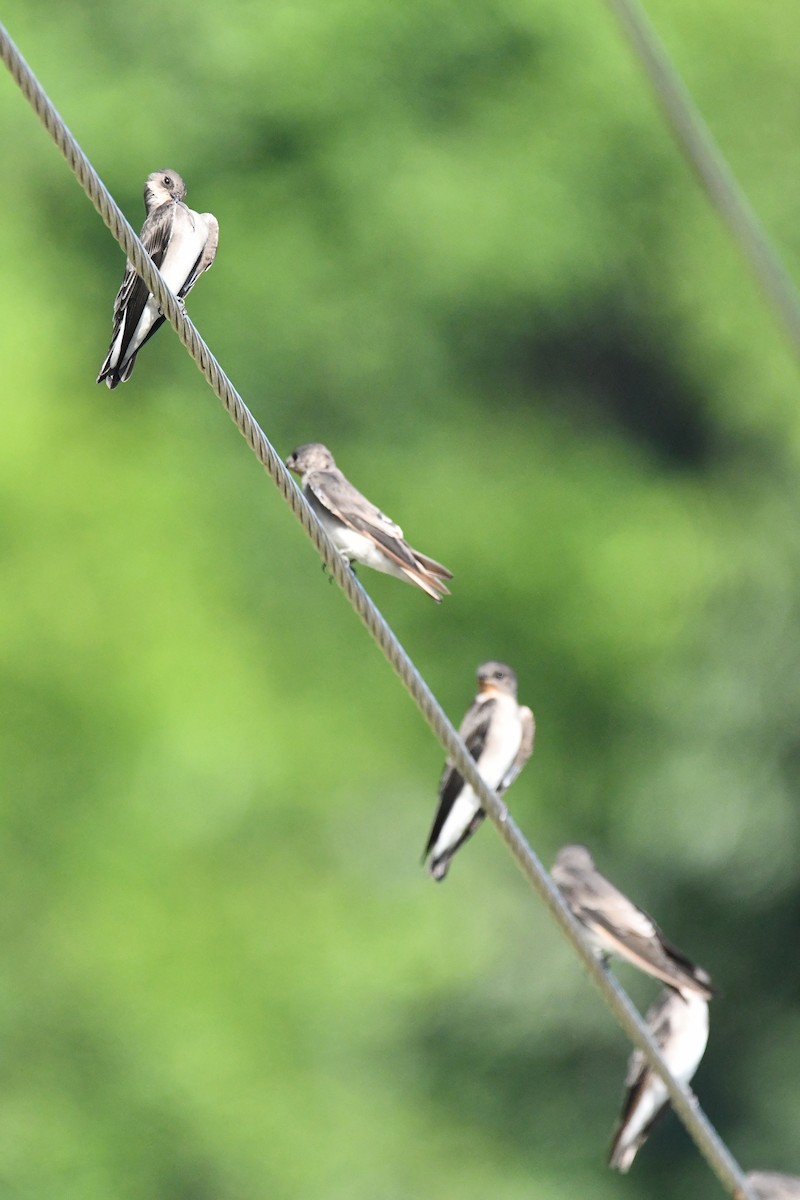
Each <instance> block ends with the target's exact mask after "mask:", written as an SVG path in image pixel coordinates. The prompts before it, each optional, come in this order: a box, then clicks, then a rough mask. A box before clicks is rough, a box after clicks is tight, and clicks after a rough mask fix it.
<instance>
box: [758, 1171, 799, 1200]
mask: <svg viewBox="0 0 800 1200" xmlns="http://www.w3.org/2000/svg"><path fill="white" fill-rule="evenodd" d="M746 1179H747V1182H748V1183H749V1184H750V1189H751V1191H752V1192H753V1195H754V1196H755V1197H756V1200H800V1175H780V1174H779V1173H778V1172H777V1171H750V1172H749V1173H748V1175H747V1176H746Z"/></svg>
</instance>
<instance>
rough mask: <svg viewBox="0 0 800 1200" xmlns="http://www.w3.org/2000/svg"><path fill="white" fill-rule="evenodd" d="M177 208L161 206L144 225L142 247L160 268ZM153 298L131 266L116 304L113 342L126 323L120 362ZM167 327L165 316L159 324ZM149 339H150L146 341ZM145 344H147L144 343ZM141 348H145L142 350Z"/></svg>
mask: <svg viewBox="0 0 800 1200" xmlns="http://www.w3.org/2000/svg"><path fill="white" fill-rule="evenodd" d="M174 211H175V206H174V205H173V204H172V202H171V201H168V202H167V203H166V204H161V205H159V207H158V208H157V209H155V210H154V211H153V212H152V213H151V214H150V216H149V217H148V218H147V220H146V221H145V223H144V225H143V226H142V232H141V233H140V235H139V236H140V238H141V242H142V245H143V246H144V248H145V250H146V251H147V253H148V254H149V255H150V257H151V258H152V260H153V262H154V263H155V265H156V266H157V267H160V266H161V264H162V262H163V261H164V255H165V253H166V250H167V246H168V245H169V239H170V235H171V233H172V219H173V216H174ZM149 296H150V289H149V288H148V286H147V284H146V283H145V282H144V280H143V279H142V278H141V276H139V275H137V273H136V271H135V270H134V269H133V267H132V266H131V265H130V263H129V264H128V266H127V268H126V270H125V274H124V276H123V279H122V285H121V286H120V289H119V292H118V293H117V298H116V300H115V301H114V331H113V334H112V337H111V343H112V345H113V343H114V342H115V340H116V337H117V334H118V333H119V328H120V325H121V324H122V322H123V321H124V322H125V337H124V339H123V344H122V347H121V352H120V361H121V360H122V359H123V358H124V357H125V351H126V350H127V348H128V343H129V342H130V339H131V337H132V336H133V331H134V330H135V329H136V326H137V325H138V324H139V318H140V317H141V315H142V313H143V312H144V306H145V304H147V300H148V297H149ZM161 324H163V317H162V319H161V321H159V322H158V325H161ZM156 328H157V325H154V327H153V328H152V329H151V330H150V337H152V335H153V334H154V333H155V331H156ZM145 340H147V339H145ZM142 345H144V342H142ZM140 349H141V347H140Z"/></svg>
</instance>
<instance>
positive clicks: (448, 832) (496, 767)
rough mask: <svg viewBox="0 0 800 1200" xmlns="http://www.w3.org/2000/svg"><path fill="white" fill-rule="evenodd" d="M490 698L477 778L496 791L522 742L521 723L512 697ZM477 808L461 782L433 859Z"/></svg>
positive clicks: (456, 838) (454, 839) (454, 840)
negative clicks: (489, 715) (490, 710)
mask: <svg viewBox="0 0 800 1200" xmlns="http://www.w3.org/2000/svg"><path fill="white" fill-rule="evenodd" d="M494 699H495V701H496V707H495V711H494V713H493V714H492V722H491V726H490V728H489V736H488V738H487V739H486V745H485V746H484V748H483V753H482V754H481V756H480V758H479V759H478V764H477V765H478V770H479V772H480V774H481V777H482V778H483V779H485V780H486V783H487V784H488V785H489V787H490V788H491V789H492V791H497V788H498V787H499V786H500V784H501V782H502V780H503V778H504V777H505V775H506V772H507V771H508V769H509V767H510V766H511V764H512V763H513V761H514V759H515V758H516V757H517V751H518V750H519V747H520V742H521V741H522V722H521V721H520V717H519V706H518V705H517V702H516V700H515V699H514V698H513V697H512V696H508V695H496V696H495V697H494ZM480 807H481V804H480V801H479V800H478V797H477V796H476V795H475V793H474V791H473V790H472V788H471V787H470V786H469V784H464V787H463V788H462V789H461V793H460V795H459V797H458V799H457V800H456V802H455V804H454V805H453V807H452V808H451V809H450V812H449V813H448V814H447V819H446V820H445V823H444V825H443V826H442V830H441V833H440V834H439V836H438V838H437V839H436V844H435V845H434V847H433V851H432V854H433V857H434V858H438V857H439V855H441V854H443V853H444V852H445V851H447V850H449V849H450V847H451V846H455V845H456V843H457V842H458V841H459V839H460V838H461V837H462V836H463V834H464V832H465V830H466V829H467V828H468V826H469V824H470V822H471V821H472V820H473V818H474V817H475V815H476V813H477V812H478V809H479V808H480Z"/></svg>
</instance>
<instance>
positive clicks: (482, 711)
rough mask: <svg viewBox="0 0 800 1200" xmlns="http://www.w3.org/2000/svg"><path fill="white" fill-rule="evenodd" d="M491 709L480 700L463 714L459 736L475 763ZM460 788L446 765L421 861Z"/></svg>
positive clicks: (457, 774) (454, 771)
mask: <svg viewBox="0 0 800 1200" xmlns="http://www.w3.org/2000/svg"><path fill="white" fill-rule="evenodd" d="M494 708H495V701H494V700H484V701H483V702H482V703H478V701H477V700H476V701H475V702H474V703H473V704H472V705H471V706H470V707H469V709H468V710H467V714H466V716H465V717H464V720H463V721H462V722H461V725H460V727H459V730H458V732H459V736H460V737H461V739H462V741H463V742H464V744H465V746H466V747H467V750H469V752H470V754H471V756H472V757H473V758H474V759H475V761H476V762H477V761H478V760H479V759H480V756H481V754H482V753H483V748H484V746H485V745H486V737H487V735H488V732H489V725H490V724H491V720H492V713H493V711H494ZM463 786H464V779H463V777H462V775H461V774H460V772H459V771H458V769H457V768H456V767H455V766H453V764H452V763H449V762H448V763H446V765H445V768H444V772H443V774H442V779H441V782H440V784H439V806H438V808H437V809H436V816H435V817H434V818H433V825H432V826H431V832H430V835H429V837H428V843H427V845H426V847H425V853H424V855H423V859H424V858H427V856H428V854H429V853H430V851H431V850H432V848H433V846H434V845H435V843H436V840H437V838H438V837H439V834H440V833H441V832H442V829H443V828H444V823H445V821H446V820H447V818H448V816H449V814H450V810H451V808H452V807H453V805H454V804H455V802H456V800H457V799H458V797H459V794H460V792H461V789H462V787H463Z"/></svg>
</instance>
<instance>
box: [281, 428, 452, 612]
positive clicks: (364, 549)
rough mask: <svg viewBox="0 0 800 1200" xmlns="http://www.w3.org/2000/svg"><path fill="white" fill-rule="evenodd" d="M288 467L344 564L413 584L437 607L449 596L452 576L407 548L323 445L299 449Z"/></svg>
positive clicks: (400, 534) (398, 530)
mask: <svg viewBox="0 0 800 1200" xmlns="http://www.w3.org/2000/svg"><path fill="white" fill-rule="evenodd" d="M286 466H287V467H288V468H289V470H290V471H294V472H295V474H297V475H299V476H300V483H301V486H302V489H303V495H304V496H305V498H306V500H307V501H308V503H309V504H310V506H311V508H312V509H313V510H314V512H315V514H316V516H317V518H318V519H319V521H320V524H321V525H322V526H323V528H324V529H325V532H326V533H327V534H328V537H329V538H330V539H331V541H332V542H333V544H334V546H335V547H336V549H337V550H338V551H339V552H340V554H341V555H342V557H343V558H346V559H347V561H348V563H353V562H357V563H363V564H364V566H365V567H372V568H373V570H375V571H383V572H384V574H386V575H394V576H395V578H396V579H403V580H405V582H406V583H413V584H416V586H417V587H418V588H421V589H422V591H423V592H426V593H427V594H428V595H429V596H432V597H433V599H434V600H436V602H437V603H438V602H440V601H441V599H442V596H447V595H449V594H450V593H449V589H448V588H447V586H446V584H445V582H444V580H445V579H452V578H453V573H452V571H448V569H447V567H443V566H442V564H441V563H438V562H436V560H435V559H433V558H428V557H427V555H425V554H420V552H419V550H414V549H413V548H412V547H411V546H409V544H408V542H407V541H406V540H405V537H404V536H403V531H402V529H401V528H400V526H399V525H396V524H395V523H394V521H392V520H391V519H390V518H389V517H387V516H386V514H385V513H382V512H381V510H380V509H379V508H376V507H375V505H374V504H371V503H370V501H369V500H367V498H366V497H365V496H362V494H361V492H359V491H358V490H357V489H356V488H354V487H353V485H352V483H350V481H349V479H347V478H346V476H345V475H343V473H342V472H341V471H340V470H339V468H338V467H337V466H336V463H335V462H334V460H333V455H332V454H331V452H330V450H329V449H328V448H327V446H323V445H322V443H321V442H308V443H307V444H306V445H304V446H298V447H297V449H296V450H293V451H292V453H291V454H290V455H289V457H288V458H287V459H286Z"/></svg>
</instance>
